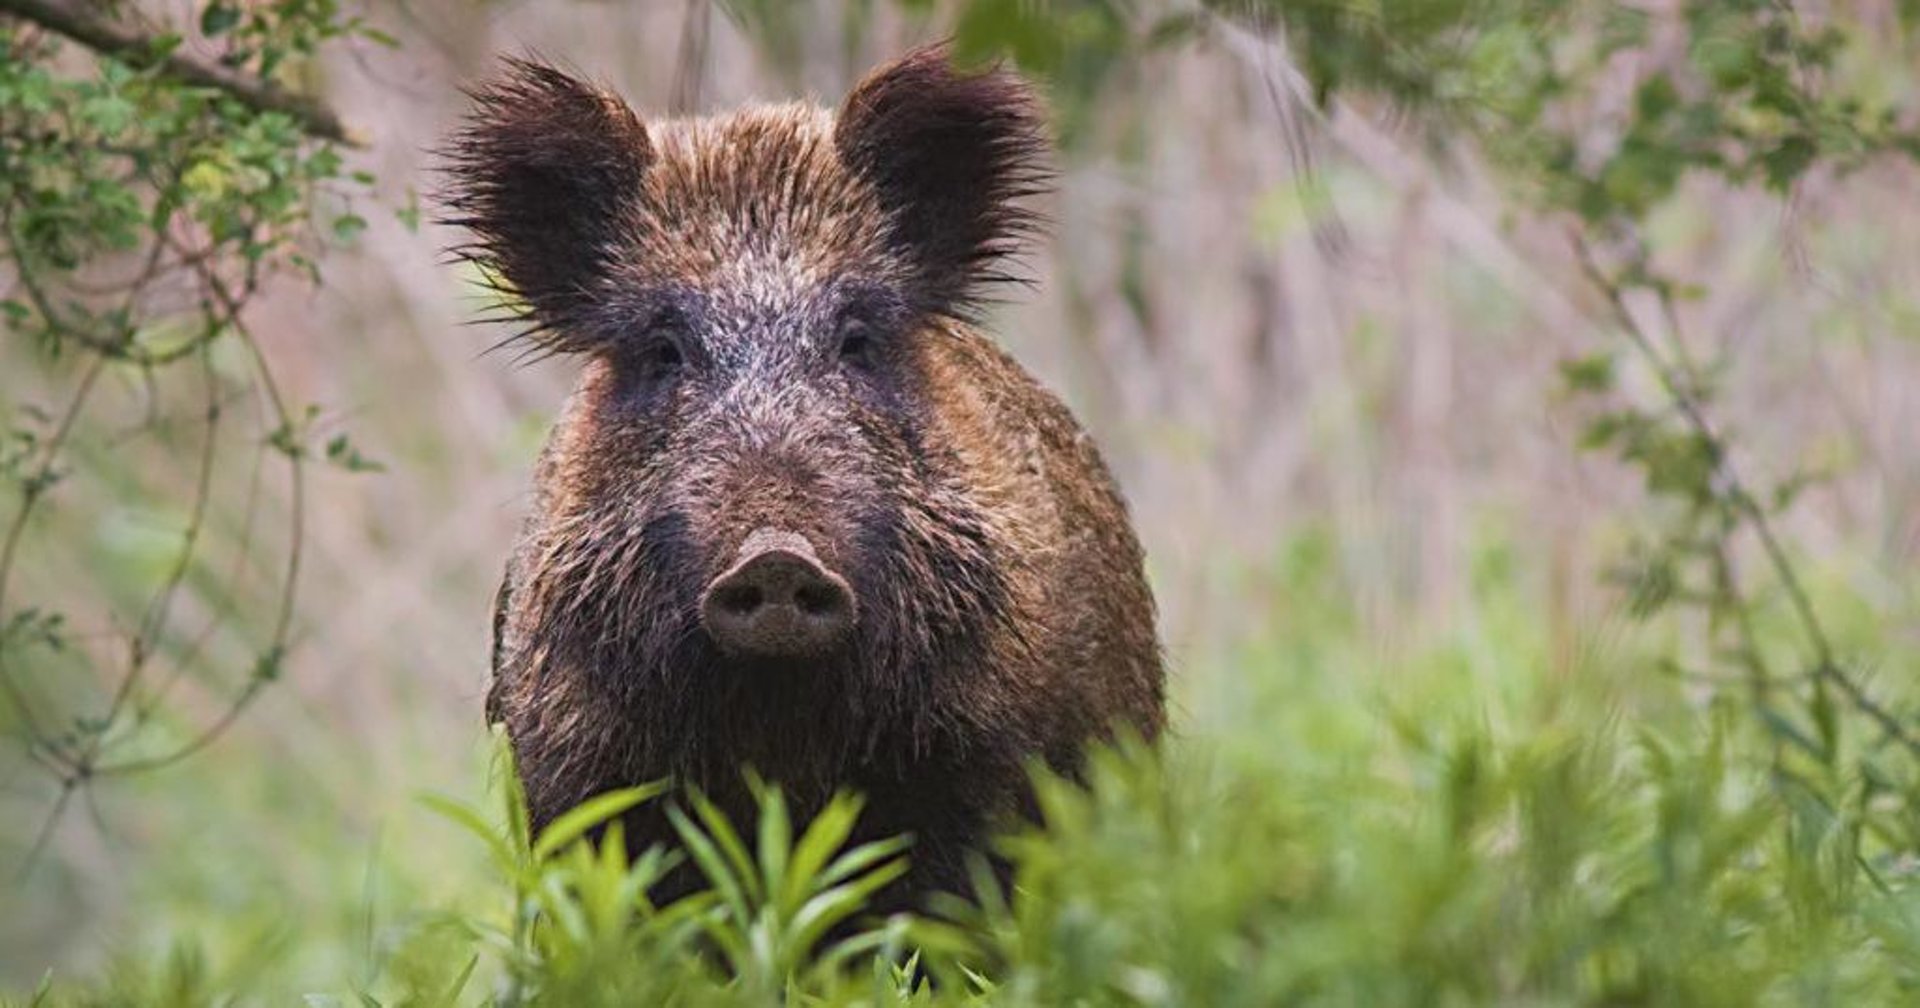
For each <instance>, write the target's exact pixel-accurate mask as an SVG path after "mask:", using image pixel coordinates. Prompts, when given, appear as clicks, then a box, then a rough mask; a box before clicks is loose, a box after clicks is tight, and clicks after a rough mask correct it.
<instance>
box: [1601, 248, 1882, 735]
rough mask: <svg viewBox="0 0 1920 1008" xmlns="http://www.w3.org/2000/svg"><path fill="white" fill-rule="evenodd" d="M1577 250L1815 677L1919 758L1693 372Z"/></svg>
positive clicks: (1670, 312) (1666, 303) (1666, 304)
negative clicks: (1803, 570)
mask: <svg viewBox="0 0 1920 1008" xmlns="http://www.w3.org/2000/svg"><path fill="white" fill-rule="evenodd" d="M1573 247H1574V253H1575V255H1576V257H1577V258H1578V260H1579V262H1580V269H1581V271H1582V272H1583V273H1585V274H1586V277H1587V279H1588V280H1589V281H1590V282H1591V283H1592V284H1593V286H1594V287H1595V288H1596V289H1598V290H1599V291H1600V292H1601V294H1602V295H1604V296H1605V298H1606V301H1607V306H1608V309H1609V311H1610V314H1611V315H1612V316H1613V319H1614V321H1615V322H1616V323H1617V324H1618V325H1619V326H1620V328H1621V329H1622V330H1623V331H1624V332H1625V333H1626V336H1627V339H1628V341H1629V342H1631V343H1632V344H1633V347H1634V349H1635V350H1636V351H1637V352H1639V354H1640V356H1641V357H1642V358H1644V359H1645V360H1646V362H1647V365H1648V366H1649V367H1650V368H1651V369H1652V370H1653V373H1654V377H1655V378H1656V380H1658V381H1659V383H1660V388H1661V390H1662V391H1663V392H1664V393H1666V396H1667V398H1668V400H1669V401H1671V402H1672V403H1673V405H1674V407H1675V408H1676V409H1678V410H1679V413H1680V416H1681V417H1682V418H1683V419H1684V420H1685V421H1686V423H1687V426H1689V427H1690V428H1692V429H1693V432H1694V434H1695V435H1696V436H1697V437H1699V438H1700V439H1701V442H1702V443H1703V444H1705V445H1706V447H1707V450H1708V451H1709V452H1710V453H1711V458H1712V460H1713V467H1714V472H1715V473H1716V474H1717V475H1718V476H1719V478H1720V480H1721V481H1722V484H1723V485H1724V486H1725V487H1726V503H1727V505H1728V506H1729V507H1731V508H1732V509H1733V511H1734V513H1735V514H1737V515H1738V516H1739V517H1740V518H1741V519H1743V520H1744V521H1745V522H1746V523H1747V525H1748V526H1749V527H1751V528H1752V529H1753V531H1754V535H1755V536H1756V537H1757V538H1758V539H1759V540H1760V548H1761V551H1762V552H1763V553H1765V554H1766V557H1767V562H1768V564H1769V565H1770V566H1771V567H1772V568H1773V572H1774V576H1775V577H1777V578H1779V580H1780V584H1781V586H1782V587H1783V588H1785V589H1786V592H1787V599H1788V602H1789V604H1790V606H1791V607H1792V609H1793V613H1794V618H1795V621H1796V622H1798V623H1799V625H1800V630H1801V632H1802V633H1803V634H1804V635H1805V636H1806V639H1807V645H1808V647H1810V648H1811V649H1812V650H1813V658H1814V670H1813V671H1814V674H1815V675H1817V676H1819V677H1820V678H1821V679H1822V680H1824V681H1826V682H1828V683H1831V684H1832V685H1833V686H1835V687H1836V688H1838V689H1839V690H1840V692H1841V693H1843V694H1845V695H1846V698H1847V700H1848V702H1849V703H1851V704H1853V706H1854V707H1855V708H1856V709H1858V710H1859V711H1860V712H1861V713H1863V714H1865V715H1866V716H1867V717H1868V718H1869V719H1870V720H1872V721H1873V722H1874V724H1876V725H1878V726H1879V727H1880V730H1881V731H1882V732H1884V733H1886V735H1887V737H1888V738H1890V739H1892V740H1893V741H1895V742H1898V743H1899V744H1900V745H1901V746H1902V747H1903V748H1905V749H1907V750H1908V751H1910V752H1913V753H1916V754H1920V736H1916V735H1915V734H1914V732H1913V731H1912V730H1911V729H1909V728H1908V727H1907V725H1906V724H1905V723H1904V722H1902V721H1901V720H1900V719H1899V718H1898V717H1896V716H1895V715H1894V714H1893V712H1892V711H1889V710H1887V709H1886V708H1885V707H1883V706H1881V705H1880V703H1879V702H1878V701H1876V700H1875V699H1873V697H1872V696H1870V695H1869V694H1868V693H1867V691H1866V689H1865V688H1864V687H1862V686H1861V685H1860V684H1859V683H1857V682H1854V681H1853V677H1851V676H1849V675H1847V674H1846V671H1845V670H1844V669H1842V668H1841V667H1840V662H1839V659H1838V658H1837V657H1836V656H1835V654H1834V650H1833V644H1832V641H1831V640H1830V639H1829V638H1828V636H1827V631H1826V627H1825V626H1824V625H1822V624H1821V622H1820V617H1819V614H1818V613H1817V612H1815V610H1814V608H1813V600H1812V598H1811V597H1810V596H1809V595H1808V594H1807V591H1806V588H1805V587H1804V586H1803V585H1802V584H1801V583H1800V574H1799V570H1798V569H1797V568H1796V567H1795V566H1794V564H1793V561H1792V558H1790V557H1788V556H1787V551H1786V547H1785V546H1784V545H1783V544H1782V543H1781V541H1780V537H1779V536H1778V534H1776V533H1775V531H1774V528H1773V521H1772V520H1771V519H1770V518H1768V517H1767V512H1766V510H1765V509H1764V508H1762V507H1761V506H1760V503H1759V501H1758V500H1757V499H1756V498H1755V497H1754V496H1753V494H1752V493H1751V492H1749V491H1748V489H1747V485H1746V482H1745V481H1744V480H1742V479H1741V478H1740V474H1739V472H1738V471H1737V470H1736V469H1735V468H1734V465H1733V460H1732V459H1731V458H1730V457H1729V455H1728V452H1727V448H1726V444H1725V442H1723V441H1722V440H1721V439H1720V435H1719V434H1718V433H1717V432H1716V431H1715V429H1714V427H1713V424H1712V422H1711V421H1709V420H1708V419H1707V415H1706V411H1705V409H1704V408H1703V407H1702V406H1701V404H1700V400H1699V399H1698V398H1697V397H1696V396H1695V394H1694V390H1693V388H1692V387H1690V386H1691V384H1692V381H1691V378H1692V375H1691V374H1688V373H1685V372H1687V371H1688V370H1689V366H1688V365H1687V364H1685V363H1682V364H1676V363H1674V362H1672V361H1669V360H1667V358H1666V356H1665V355H1663V354H1662V353H1660V350H1659V348H1658V347H1656V346H1654V343H1653V337H1651V336H1650V335H1648V333H1647V331H1646V329H1645V328H1643V327H1642V326H1641V325H1640V322H1639V320H1638V319H1636V318H1634V316H1633V313H1632V312H1631V311H1629V310H1628V309H1627V302H1626V297H1625V295H1624V294H1623V293H1622V292H1621V288H1620V285H1619V284H1618V283H1617V282H1615V281H1614V280H1613V279H1612V278H1610V277H1608V276H1607V275H1606V273H1605V271H1603V270H1602V269H1601V268H1600V265H1599V263H1598V262H1596V261H1595V259H1594V256H1593V249H1592V248H1591V247H1590V246H1589V245H1588V244H1587V241H1586V239H1585V238H1583V237H1582V236H1581V235H1579V234H1578V233H1575V234H1574V236H1573ZM1658 293H1659V296H1660V299H1661V310H1662V311H1663V312H1665V313H1666V315H1667V318H1668V319H1670V320H1671V319H1674V318H1676V314H1675V312H1674V309H1673V305H1672V301H1671V298H1672V295H1671V294H1669V293H1668V292H1667V291H1665V290H1664V289H1662V290H1660V291H1659V292H1658ZM1669 324H1672V323H1671V322H1670V323H1669ZM1683 361H1684V358H1683Z"/></svg>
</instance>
